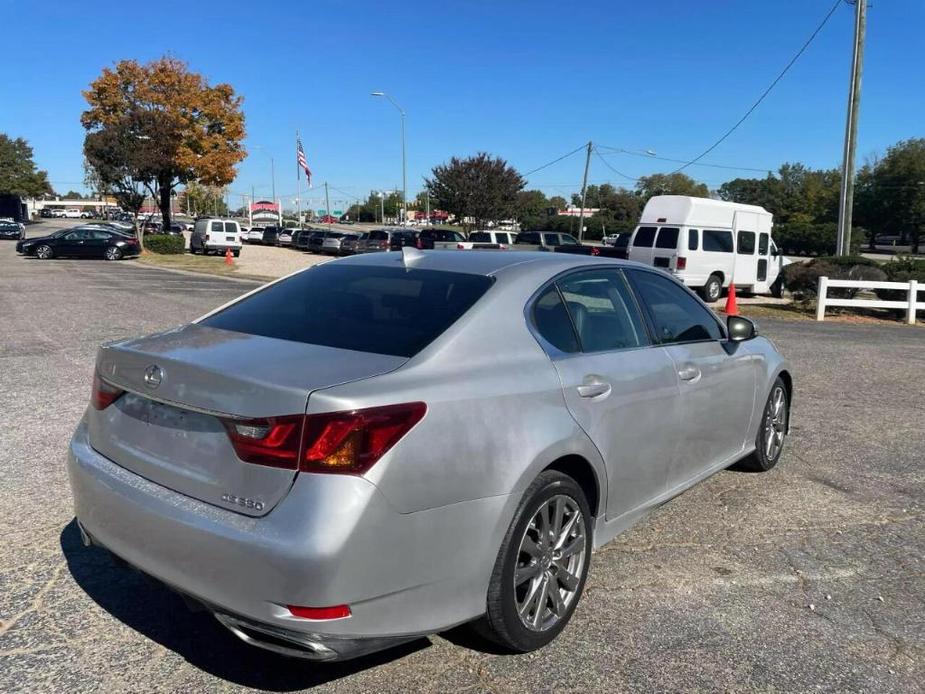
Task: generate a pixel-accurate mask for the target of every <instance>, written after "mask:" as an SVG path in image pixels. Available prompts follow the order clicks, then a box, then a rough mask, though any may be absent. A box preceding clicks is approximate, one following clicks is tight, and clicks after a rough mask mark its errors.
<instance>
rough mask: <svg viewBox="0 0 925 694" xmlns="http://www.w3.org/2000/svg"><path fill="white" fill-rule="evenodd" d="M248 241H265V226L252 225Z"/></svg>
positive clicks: (248, 233)
mask: <svg viewBox="0 0 925 694" xmlns="http://www.w3.org/2000/svg"><path fill="white" fill-rule="evenodd" d="M247 242H248V243H263V227H251V228H250V229H249V230H248V231H247Z"/></svg>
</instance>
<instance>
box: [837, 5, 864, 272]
mask: <svg viewBox="0 0 925 694" xmlns="http://www.w3.org/2000/svg"><path fill="white" fill-rule="evenodd" d="M866 28H867V0H854V51H853V55H852V59H851V83H850V85H849V88H848V118H847V121H846V122H845V151H844V156H843V158H842V171H841V190H840V191H839V196H838V240H837V243H836V250H835V254H836V255H848V254H849V253H850V252H851V213H852V210H853V208H854V153H855V150H856V149H857V137H858V109H859V107H860V105H861V69H862V67H863V64H864V33H865V31H866Z"/></svg>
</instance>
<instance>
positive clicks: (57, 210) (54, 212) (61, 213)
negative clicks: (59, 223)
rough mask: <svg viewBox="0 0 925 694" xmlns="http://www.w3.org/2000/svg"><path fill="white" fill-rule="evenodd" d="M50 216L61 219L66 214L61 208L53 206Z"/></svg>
mask: <svg viewBox="0 0 925 694" xmlns="http://www.w3.org/2000/svg"><path fill="white" fill-rule="evenodd" d="M51 216H52V217H54V218H55V219H63V218H64V217H65V216H66V215H65V214H64V210H63V209H61V208H60V207H55V208H54V209H52V211H51Z"/></svg>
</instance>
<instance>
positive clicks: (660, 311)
mask: <svg viewBox="0 0 925 694" xmlns="http://www.w3.org/2000/svg"><path fill="white" fill-rule="evenodd" d="M628 272H629V273H630V277H632V280H633V285H634V286H635V288H636V291H637V293H638V294H639V298H640V299H641V300H642V302H643V303H644V304H645V305H646V307H647V308H648V309H649V314H650V316H651V317H652V322H653V323H654V327H655V335H656V337H657V338H658V341H659V342H661V343H663V344H671V343H676V342H701V341H704V340H719V339H722V336H723V334H722V331H721V330H720V327H719V324H718V323H717V322H716V319H714V318H713V314H712V313H711V312H710V310H709V309H707V308H705V307H704V306H703V305H702V304H701V303H700V302H699V301H697V299H695V298H694V297H693V296H691V295H690V293H689V292H687V291H686V290H684V289H682V288H681V287H679V286H678V285H677V284H675V282H673V281H672V280H670V279H668V278H667V277H664V276H660V275H657V274H656V273H654V272H644V271H641V270H629V271H628Z"/></svg>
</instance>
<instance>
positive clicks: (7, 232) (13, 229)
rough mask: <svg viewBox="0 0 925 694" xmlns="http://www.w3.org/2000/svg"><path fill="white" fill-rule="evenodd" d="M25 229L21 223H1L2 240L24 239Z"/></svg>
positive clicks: (0, 234) (0, 235)
mask: <svg viewBox="0 0 925 694" xmlns="http://www.w3.org/2000/svg"><path fill="white" fill-rule="evenodd" d="M25 229H26V228H25V227H23V226H20V224H19V222H9V221H6V220H4V221H0V239H17V240H18V239H24V238H26V231H25Z"/></svg>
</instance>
